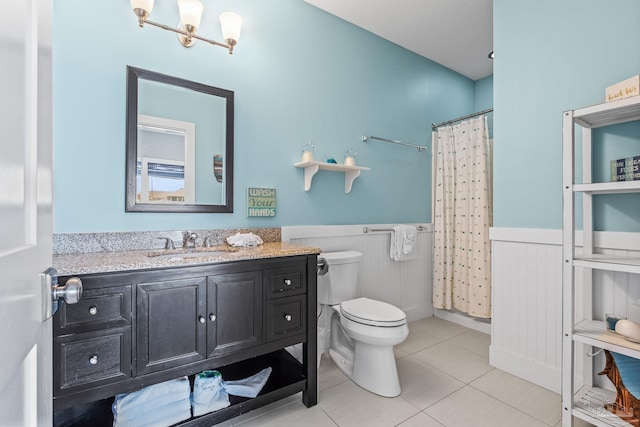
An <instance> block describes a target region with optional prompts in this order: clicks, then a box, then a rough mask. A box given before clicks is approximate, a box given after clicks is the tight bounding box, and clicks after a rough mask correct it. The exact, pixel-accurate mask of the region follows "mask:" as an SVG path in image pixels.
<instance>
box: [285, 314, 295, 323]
mask: <svg viewBox="0 0 640 427" xmlns="http://www.w3.org/2000/svg"><path fill="white" fill-rule="evenodd" d="M291 319H293V317H291V315H290V314H285V315H284V320H286V321H287V322H291Z"/></svg>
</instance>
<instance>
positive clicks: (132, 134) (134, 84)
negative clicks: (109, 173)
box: [125, 66, 234, 213]
mask: <svg viewBox="0 0 640 427" xmlns="http://www.w3.org/2000/svg"><path fill="white" fill-rule="evenodd" d="M140 79H144V80H151V81H155V82H160V83H165V84H168V85H173V86H180V87H183V88H186V89H191V90H194V91H198V92H202V93H205V94H209V95H212V96H218V97H221V98H225V100H226V141H225V153H224V163H225V169H224V178H223V182H224V185H225V202H224V204H221V205H201V204H182V205H178V204H176V205H168V204H154V203H136V169H137V167H136V160H137V149H138V81H139V80H140ZM233 111H234V93H233V92H232V91H229V90H226V89H220V88H217V87H213V86H207V85H204V84H201V83H195V82H192V81H189V80H184V79H181V78H178V77H173V76H168V75H165V74H160V73H156V72H154V71H148V70H143V69H141V68H135V67H131V66H127V123H126V126H127V138H126V139H127V153H126V189H125V194H126V197H125V212H227V213H228V212H233V145H234V133H233V132H234V128H233V123H234V120H233ZM197 143H198V142H197V141H196V144H197Z"/></svg>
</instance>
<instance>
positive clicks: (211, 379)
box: [191, 367, 272, 417]
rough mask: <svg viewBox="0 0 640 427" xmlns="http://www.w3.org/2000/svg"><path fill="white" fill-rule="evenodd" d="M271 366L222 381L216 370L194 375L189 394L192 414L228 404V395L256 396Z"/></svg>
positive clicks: (267, 376) (199, 413)
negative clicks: (251, 373) (252, 373)
mask: <svg viewBox="0 0 640 427" xmlns="http://www.w3.org/2000/svg"><path fill="white" fill-rule="evenodd" d="M271 371H272V369H271V367H268V368H264V369H263V370H261V371H260V372H258V373H257V374H254V375H251V376H250V377H247V378H243V379H241V380H232V381H224V380H223V379H222V375H221V374H220V372H218V371H204V372H201V373H199V374H198V375H196V379H195V382H194V384H193V393H192V395H191V408H192V410H193V416H194V417H198V416H200V415H204V414H208V413H209V412H213V411H218V410H220V409H223V408H226V407H227V406H229V404H230V402H229V395H230V394H232V395H234V396H240V397H250V398H253V397H256V396H257V395H258V394H259V393H260V391H261V390H262V388H263V387H264V385H265V384H266V383H267V380H268V379H269V376H270V375H271Z"/></svg>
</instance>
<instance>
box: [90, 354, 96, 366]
mask: <svg viewBox="0 0 640 427" xmlns="http://www.w3.org/2000/svg"><path fill="white" fill-rule="evenodd" d="M89 363H91V364H92V365H97V364H98V356H95V355H94V356H91V358H90V359H89Z"/></svg>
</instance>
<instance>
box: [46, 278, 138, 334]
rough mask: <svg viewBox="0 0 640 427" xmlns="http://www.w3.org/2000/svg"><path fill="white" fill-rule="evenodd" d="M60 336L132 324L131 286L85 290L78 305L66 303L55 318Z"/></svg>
mask: <svg viewBox="0 0 640 427" xmlns="http://www.w3.org/2000/svg"><path fill="white" fill-rule="evenodd" d="M55 318H56V320H57V327H58V328H59V330H60V334H66V333H70V332H75V331H78V332H80V331H86V330H88V329H99V328H109V327H116V326H124V325H128V324H130V323H131V286H130V285H126V286H117V287H110V288H100V289H85V290H84V291H83V292H82V297H81V298H80V301H78V303H77V304H62V305H61V307H60V312H59V315H57V316H55Z"/></svg>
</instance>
